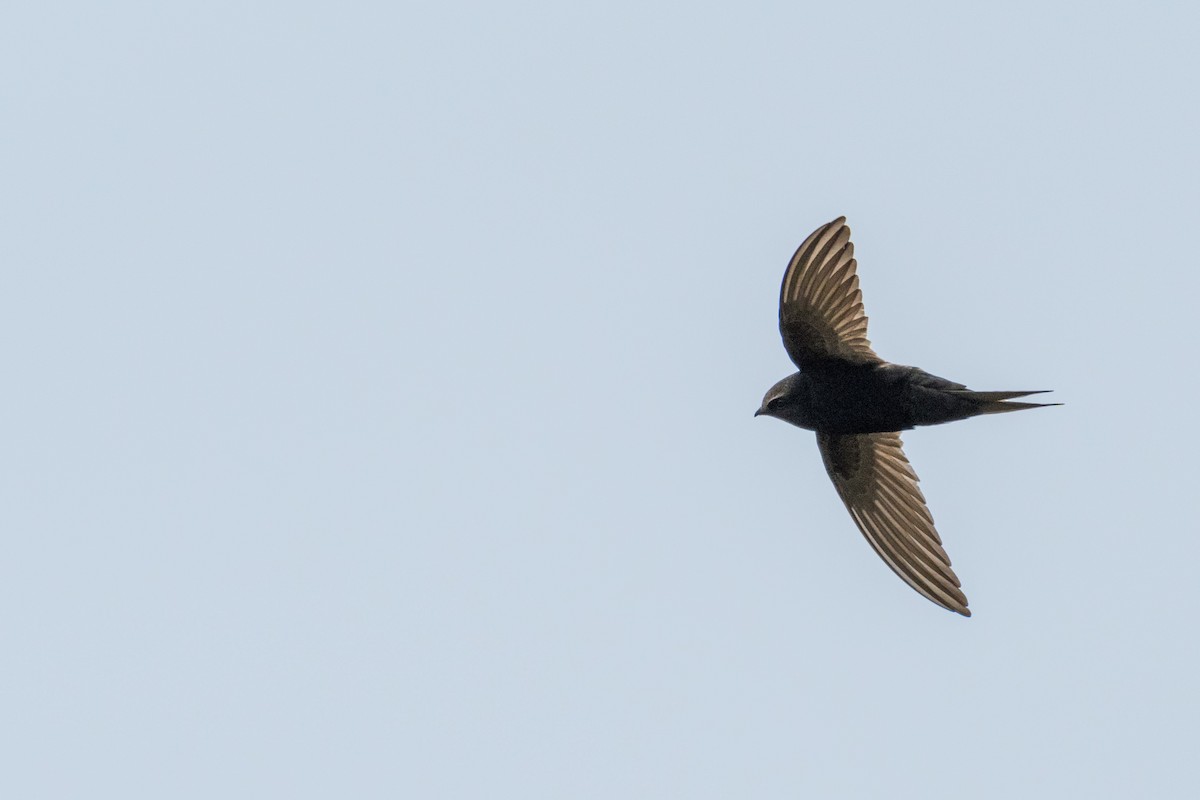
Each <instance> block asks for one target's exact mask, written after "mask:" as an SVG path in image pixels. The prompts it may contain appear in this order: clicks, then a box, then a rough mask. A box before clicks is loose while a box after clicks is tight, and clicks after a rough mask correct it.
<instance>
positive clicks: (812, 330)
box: [754, 217, 1062, 617]
mask: <svg viewBox="0 0 1200 800" xmlns="http://www.w3.org/2000/svg"><path fill="white" fill-rule="evenodd" d="M856 267H857V262H856V261H855V260H854V244H853V243H852V242H851V241H850V228H848V227H847V226H846V218H845V217H838V218H837V219H835V220H834V221H833V222H830V223H829V224H828V225H822V226H821V227H820V228H817V230H815V231H813V233H812V235H811V236H809V237H808V238H807V239H805V240H804V243H803V244H801V245H800V248H799V249H798V250H796V254H795V255H794V256H792V260H791V263H789V264H788V267H787V271H786V272H785V273H784V274H783V287H782V289H781V290H780V293H779V332H780V333H781V334H782V335H783V346H784V348H785V349H786V350H787V352H788V355H789V356H790V357H791V359H792V361H793V362H795V364H796V366H797V367H799V368H800V371H799V372H796V373H795V374H793V375H789V376H788V377H786V378H784V379H783V380H781V381H780V382H779V383H777V384H775V385H774V386H772V387H771V389H770V390H769V391H768V392H767V394H766V396H765V397H763V402H762V407H761V408H759V409H758V411H756V412H754V416H756V417H757V416H759V415H760V414H761V415H766V416H768V417H775V418H777V419H781V420H783V421H784V422H790V423H791V424H793V425H796V426H798V427H801V428H806V429H807V430H810V431H816V434H817V446H818V447H819V448H820V450H821V458H822V460H824V462H825V469H826V471H827V472H828V473H829V477H830V478H831V479H832V480H833V485H834V487H835V488H836V489H837V493H838V495H839V496H840V497H841V498H842V502H844V503H845V504H846V508H847V509H848V510H849V511H850V516H851V517H853V518H854V522H855V523H856V524H857V525H858V529H859V530H860V531H862V534H863V536H864V537H866V539H867V542H868V543H870V545H871V547H872V548H874V550H875V552H876V553H878V554H879V557H880V558H882V559H883V560H884V562H885V563H886V564H887V565H888V566H889V567H891V569H892V571H893V572H895V573H896V574H897V575H899V576H900V577H901V578H903V579H904V581H905V583H907V584H908V585H909V586H911V587H912V588H914V589H916V590H917V591H918V592H920V593H921V594H922V595H923V596H925V597H927V598H928V599H930V600H932V601H933V602H935V603H937V604H938V605H939V606H941V607H942V608H947V609H950V610H951V611H954V612H957V613H959V614H962V615H963V616H964V617H969V616H971V612H970V610H969V609H968V608H967V596H966V595H965V594H963V592H962V589H960V588H959V587H960V586H961V585H962V584H961V583H959V580H958V576H956V575H955V574H954V570H952V569H951V568H950V558H949V557H948V556H947V555H946V551H945V550H943V549H942V540H941V537H939V536H938V533H937V530H936V529H935V528H934V526H933V517H932V516H931V515H930V513H929V508H928V507H927V506H926V505H925V496H924V495H923V494H921V490H920V488H919V487H918V486H917V481H918V478H917V473H915V472H913V469H912V467H911V466H909V463H908V459H907V458H905V457H904V450H903V447H902V444H901V442H900V434H899V433H898V432H899V431H906V430H910V429H912V428H915V427H916V426H918V425H940V424H941V423H943V422H953V421H954V420H959V419H966V418H967V417H974V416H977V415H979V414H999V413H1002V412H1006V411H1020V410H1021V409H1025V408H1040V407H1043V406H1051V405H1062V404H1061V403H1019V402H1012V400H1013V398H1016V397H1025V396H1026V395H1031V394H1041V393H1042V392H1044V391H1049V390H1045V389H1043V390H1037V391H1019V392H973V391H971V390H970V389H968V388H967V387H966V386H964V385H962V384H961V383H955V382H954V381H949V380H946V379H945V378H939V377H937V376H936V375H930V374H929V373H928V372H925V371H924V370H921V369H917V368H916V367H904V366H901V365H899V364H889V363H888V362H886V361H884V360H883V359H881V358H880V357H879V356H877V355H875V351H874V350H872V349H871V342H870V341H869V340H868V339H867V316H866V314H865V313H864V312H863V304H862V292H861V291H860V290H859V288H858V275H857V273H856V272H855V268H856Z"/></svg>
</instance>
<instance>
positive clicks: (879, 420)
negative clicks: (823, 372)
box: [810, 376, 912, 434]
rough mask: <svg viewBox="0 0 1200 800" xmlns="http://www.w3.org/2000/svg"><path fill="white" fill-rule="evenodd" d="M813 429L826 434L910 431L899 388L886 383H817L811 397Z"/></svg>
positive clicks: (854, 379)
mask: <svg viewBox="0 0 1200 800" xmlns="http://www.w3.org/2000/svg"><path fill="white" fill-rule="evenodd" d="M810 397H811V401H812V408H811V412H812V417H813V423H814V427H815V428H816V429H817V430H819V431H824V432H826V433H840V434H848V433H884V432H888V431H904V430H908V429H910V428H912V421H911V420H910V419H909V414H908V413H907V411H906V409H905V405H904V402H903V397H902V394H901V392H900V391H899V387H898V386H896V385H894V384H891V383H889V382H886V381H879V380H870V379H863V378H862V377H859V376H853V377H851V378H849V379H841V380H837V379H835V380H826V381H820V382H817V383H816V384H815V385H814V386H813V387H812V393H811V394H810Z"/></svg>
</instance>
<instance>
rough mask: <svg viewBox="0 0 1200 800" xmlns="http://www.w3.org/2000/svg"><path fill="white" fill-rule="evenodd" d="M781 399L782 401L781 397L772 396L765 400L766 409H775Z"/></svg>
mask: <svg viewBox="0 0 1200 800" xmlns="http://www.w3.org/2000/svg"><path fill="white" fill-rule="evenodd" d="M781 401H782V398H779V397H772V398H771V399H770V400H768V401H767V411H774V410H775V409H777V408H779V403H780V402H781Z"/></svg>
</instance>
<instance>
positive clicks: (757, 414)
mask: <svg viewBox="0 0 1200 800" xmlns="http://www.w3.org/2000/svg"><path fill="white" fill-rule="evenodd" d="M762 413H763V410H762V409H761V408H760V409H759V410H758V411H755V412H754V416H756V417H759V416H762Z"/></svg>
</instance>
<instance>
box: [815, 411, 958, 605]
mask: <svg viewBox="0 0 1200 800" xmlns="http://www.w3.org/2000/svg"><path fill="white" fill-rule="evenodd" d="M817 444H818V446H819V447H820V449H821V458H822V459H823V460H824V462H825V469H826V471H828V472H829V477H830V478H831V479H832V480H833V485H834V487H835V488H836V489H837V493H838V496H840V497H841V498H842V502H843V503H845V504H846V508H847V509H848V510H849V512H850V516H851V517H852V518H853V519H854V522H855V524H857V525H858V529H859V530H860V531H862V534H863V536H864V537H865V538H866V540H867V542H869V543H870V545H871V548H872V549H873V550H874V551H875V552H876V553H878V554H879V557H880V558H882V559H883V561H884V563H886V564H887V565H888V566H889V567H890V568H891V570H892V571H893V572H895V573H896V574H897V575H899V576H900V578H901V579H902V580H904V582H905V583H907V584H908V585H909V586H911V587H912V588H913V589H915V590H917V592H919V593H920V594H921V595H922V596H924V597H926V598H927V599H929V600H931V601H933V602H934V603H937V604H938V605H939V606H941V607H942V608H947V609H949V610H951V611H954V612H956V613H959V614H962V615H963V616H966V617H969V616H971V611H970V610H969V609H968V608H967V597H966V595H965V594H963V592H962V589H960V588H959V587H960V586H961V584H960V583H959V580H958V576H957V575H955V574H954V570H953V569H952V568H951V565H950V557H949V556H947V555H946V551H945V550H944V549H943V548H942V539H941V537H940V536H938V532H937V529H936V528H935V527H934V525H933V516H932V515H931V514H930V513H929V507H928V506H927V505H926V504H925V496H924V495H923V494H922V493H921V489H920V487H919V486H918V485H917V484H918V481H919V480H920V479H919V478H918V477H917V473H916V472H915V471H914V470H913V468H912V465H911V464H909V463H908V459H907V458H906V457H905V456H904V449H903V444H902V442H901V441H900V434H898V433H860V434H850V435H835V434H828V433H818V434H817Z"/></svg>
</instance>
